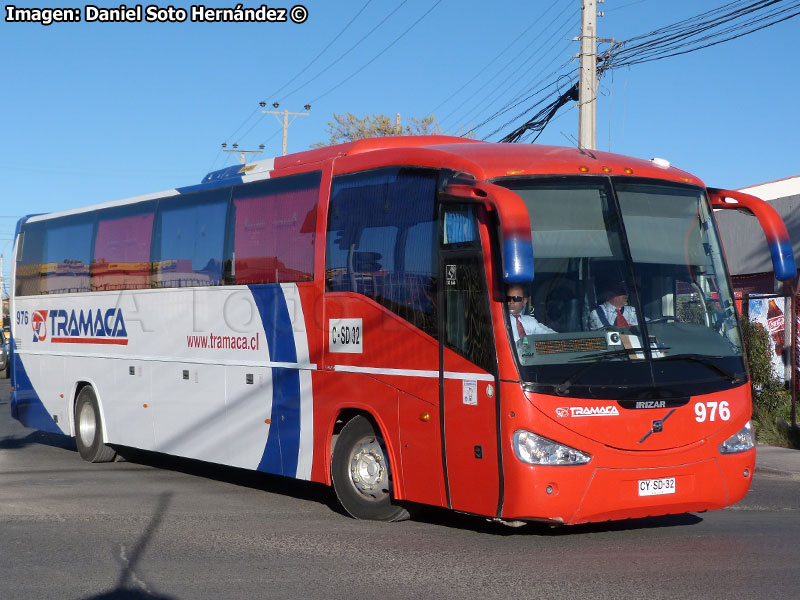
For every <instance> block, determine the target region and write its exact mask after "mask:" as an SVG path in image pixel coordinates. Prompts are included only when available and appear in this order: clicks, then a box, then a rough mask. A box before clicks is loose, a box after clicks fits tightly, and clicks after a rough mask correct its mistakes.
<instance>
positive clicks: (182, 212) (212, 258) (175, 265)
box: [153, 188, 231, 288]
mask: <svg viewBox="0 0 800 600" xmlns="http://www.w3.org/2000/svg"><path fill="white" fill-rule="evenodd" d="M230 190H231V188H222V189H216V190H210V191H205V192H197V193H195V194H191V195H190V197H189V198H185V197H183V196H179V197H177V198H170V199H166V200H162V201H161V202H160V205H159V211H158V217H157V218H156V229H155V231H156V233H155V243H154V244H153V287H157V288H160V287H189V286H206V285H220V283H221V282H222V260H223V249H224V248H223V246H224V242H225V218H226V216H227V212H228V198H229V197H230Z"/></svg>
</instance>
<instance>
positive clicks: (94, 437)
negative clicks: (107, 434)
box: [75, 385, 117, 463]
mask: <svg viewBox="0 0 800 600" xmlns="http://www.w3.org/2000/svg"><path fill="white" fill-rule="evenodd" d="M75 441H76V444H77V446H78V453H79V454H80V455H81V458H82V459H83V460H85V461H87V462H92V463H100V462H109V461H112V460H114V457H115V456H116V455H117V451H116V450H114V449H113V448H111V447H110V446H107V445H106V444H104V443H103V424H102V422H101V420H100V409H99V408H98V405H97V396H96V395H95V393H94V390H93V389H92V387H91V386H89V385H87V386H85V387H84V388H83V389H82V390H81V391H80V393H79V394H78V399H77V400H76V402H75Z"/></svg>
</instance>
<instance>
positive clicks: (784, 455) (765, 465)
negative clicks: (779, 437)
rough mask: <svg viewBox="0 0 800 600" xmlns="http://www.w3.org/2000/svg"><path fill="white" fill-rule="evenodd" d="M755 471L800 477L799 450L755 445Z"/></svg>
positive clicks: (791, 477)
mask: <svg viewBox="0 0 800 600" xmlns="http://www.w3.org/2000/svg"><path fill="white" fill-rule="evenodd" d="M756 473H766V474H769V475H779V476H782V477H788V478H790V479H800V450H791V449H789V448H778V447H776V446H765V445H763V444H758V445H756Z"/></svg>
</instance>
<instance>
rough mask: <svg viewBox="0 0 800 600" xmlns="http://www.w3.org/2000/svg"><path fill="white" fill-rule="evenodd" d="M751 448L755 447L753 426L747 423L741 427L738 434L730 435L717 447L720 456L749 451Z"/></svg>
mask: <svg viewBox="0 0 800 600" xmlns="http://www.w3.org/2000/svg"><path fill="white" fill-rule="evenodd" d="M753 446H755V440H754V439H753V425H752V424H751V423H750V421H748V422H747V425H745V426H744V427H742V428H741V429H740V430H739V432H738V433H736V434H735V435H732V436H731V437H729V438H728V439H727V440H725V441H724V442H722V443H721V444H720V445H719V451H720V454H735V453H737V452H744V451H745V450H750V448H752V447H753Z"/></svg>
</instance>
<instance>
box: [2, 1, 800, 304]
mask: <svg viewBox="0 0 800 600" xmlns="http://www.w3.org/2000/svg"><path fill="white" fill-rule="evenodd" d="M301 1H303V2H304V4H303V5H302V6H303V7H305V9H306V11H305V14H306V18H305V20H304V22H302V23H295V22H292V21H291V20H288V21H286V22H262V23H232V22H229V23H224V22H217V23H210V22H205V23H193V22H191V21H190V19H189V18H188V15H187V19H186V20H185V21H184V22H175V23H168V22H146V21H145V16H146V14H147V13H146V8H147V7H148V6H154V7H161V8H166V7H168V6H170V5H169V3H167V2H162V3H160V4H152V5H150V4H143V5H141V6H142V7H143V8H142V13H143V14H142V21H141V22H127V23H108V22H99V21H98V22H86V19H85V17H86V10H85V7H86V6H87V5H86V4H84V3H82V2H81V1H77V2H72V3H59V4H57V6H59V7H69V8H78V9H80V16H81V22H78V23H67V22H63V23H53V24H51V25H49V26H43V25H41V24H38V23H20V22H8V20H7V19H8V9H7V8H6V7H7V6H9V5H8V4H4V5H3V6H4V11H3V13H4V14H3V16H4V17H5V19H4V20H2V21H0V53H2V54H1V55H2V56H3V58H4V60H3V62H2V66H0V69H2V81H3V85H2V88H3V91H2V93H0V136H2V137H0V142H2V143H0V176H2V179H3V182H4V185H3V191H2V193H0V253H2V254H3V255H4V257H5V269H4V271H5V273H4V280H5V279H7V277H8V270H9V265H10V254H11V248H12V243H13V241H12V238H13V232H14V226H15V223H16V220H17V219H18V218H19V217H21V216H23V215H25V214H32V213H42V212H52V211H58V210H64V209H68V208H75V207H79V206H85V205H90V204H97V203H100V202H106V201H111V200H118V199H123V198H128V197H134V196H138V195H142V194H147V193H151V192H157V191H160V190H166V189H172V188H175V187H181V186H186V185H191V184H194V183H199V182H200V180H201V179H202V178H203V177H204V175H205V174H206V173H207V172H209V171H211V170H216V169H220V168H223V167H225V166H230V165H233V164H236V163H238V161H239V155H238V154H233V153H225V152H222V148H221V144H222V143H223V142H225V143H227V144H228V149H230V148H231V146H232V144H233V143H238V145H239V148H240V149H247V150H257V149H258V147H259V145H260V144H262V143H263V144H264V145H265V150H264V153H263V154H260V155H249V160H257V159H260V158H267V157H271V156H277V155H280V153H281V141H282V140H281V133H282V128H281V125H280V124H279V122H278V119H277V118H276V117H275V116H274V115H271V114H262V113H261V110H262V109H261V107H260V106H259V102H261V101H264V102H266V103H267V109H272V107H271V105H272V103H273V102H278V103H279V110H283V109H286V110H289V111H291V112H308V115H303V116H297V117H295V118H294V120H293V121H292V122H291V125H290V127H289V130H288V151H289V152H290V153H291V152H298V151H302V150H306V149H308V148H309V146H310V145H311V144H314V143H316V142H323V141H327V140H328V138H329V132H328V130H327V129H328V123H329V122H330V121H331V120H332V116H333V114H334V113H347V112H352V113H355V114H356V115H359V116H363V115H365V114H379V113H383V114H387V115H391V116H394V115H395V114H396V113H400V114H401V117H402V119H403V122H404V123H405V122H407V119H408V118H409V117H417V118H422V117H425V116H428V115H430V114H433V115H434V116H435V117H436V119H437V121H438V122H439V123H440V125H441V127H442V129H443V130H444V132H445V133H450V134H456V135H460V134H463V133H464V132H466V131H468V130H469V129H470V128H473V127H476V126H479V125H480V127H477V129H476V132H475V135H476V137H477V138H479V139H484V138H485V139H488V140H489V141H497V140H498V139H499V138H500V137H502V136H503V135H505V134H507V133H510V132H511V131H512V130H513V129H514V128H515V127H517V126H518V125H519V124H521V123H523V122H524V121H526V120H527V119H528V118H530V116H532V114H533V113H535V112H537V111H538V110H539V109H540V108H541V106H538V107H536V108H534V109H531V106H532V105H533V104H534V103H535V102H536V101H537V99H541V98H543V96H541V95H538V96H537V95H535V94H534V92H537V91H538V90H539V89H541V88H543V87H546V86H550V87H549V89H550V90H554V89H564V88H567V87H569V84H568V81H569V78H570V77H574V76H577V71H578V62H577V60H576V59H575V57H576V55H577V54H578V51H579V47H578V42H577V41H574V40H573V38H575V37H577V36H578V35H579V33H580V5H581V1H580V0H546V1H545V0H533V1H532V0H527V1H522V0H495V1H494V2H491V3H490V2H485V1H484V2H480V1H478V0H405V1H403V0H339V1H338V2H334V1H332V0H301ZM784 1H785V2H786V4H793V2H790V1H789V0H784ZM724 4H726V2H725V0H670V1H669V2H666V1H664V0H606V1H605V3H603V4H599V6H598V9H599V10H601V11H603V12H604V15H603V16H602V17H600V18H599V19H598V25H597V34H598V37H601V38H609V39H615V40H618V41H624V40H629V39H631V38H633V37H635V36H638V35H641V34H644V33H647V32H650V31H652V30H654V29H657V28H660V27H663V26H665V25H669V24H672V23H676V22H679V21H682V20H685V19H687V18H689V17H692V16H694V15H697V14H699V13H702V12H705V11H708V10H711V9H714V8H718V7H720V6H722V5H724ZM794 4H796V2H794ZM119 5H120V3H119V2H118V3H98V4H96V5H94V6H99V7H119ZM199 5H200V4H199V3H198V4H195V6H199ZM14 6H16V7H18V8H40V9H41V8H46V7H52V5H47V6H45V5H41V4H36V3H30V2H19V3H14ZM135 6H136V5H135V4H133V3H129V4H127V7H129V8H131V7H135ZM172 6H174V7H175V8H185V9H186V10H187V13H188V12H189V8H190V6H192V5H191V4H185V3H174V4H173V5H172ZM205 6H206V7H207V8H233V7H235V6H236V3H234V2H230V1H228V2H226V1H225V0H208V3H207V4H205ZM243 6H244V7H246V8H258V7H259V6H261V4H260V3H257V2H249V1H246V2H244V3H243ZM293 6H295V4H293V3H291V2H283V3H281V0H277V3H276V4H269V7H271V8H285V9H287V14H288V13H289V11H290V10H291V9H292V7H293ZM294 14H295V15H298V14H301V15H302V10H299V11H296V12H295V13H294ZM798 34H800V17H795V18H793V19H789V20H787V21H784V22H783V23H780V24H777V25H775V26H772V27H769V28H767V29H764V30H762V31H759V32H756V33H753V34H751V35H748V36H745V37H741V38H738V39H735V40H732V41H728V42H725V43H721V44H718V45H715V46H713V47H710V48H706V49H703V50H699V51H697V52H692V53H688V54H684V55H682V56H676V57H671V58H665V59H662V60H657V61H654V62H648V63H644V64H638V65H631V66H625V67H621V68H618V69H614V70H612V71H607V72H605V73H604V74H603V76H602V77H601V79H600V82H599V86H598V101H597V148H598V149H599V150H606V151H612V152H616V153H620V154H626V155H630V156H634V157H638V158H645V159H650V158H653V157H656V156H657V157H662V158H666V159H667V160H669V161H670V162H671V163H672V164H673V165H674V166H677V167H679V168H682V169H684V170H686V171H689V172H691V173H693V174H695V175H696V176H698V177H700V178H701V179H702V180H703V181H704V182H705V183H706V184H707V185H709V186H714V187H725V188H731V189H735V188H741V187H746V186H749V185H754V184H757V183H762V182H766V181H772V180H776V179H782V178H785V177H790V176H794V175H798V174H800V164H798V161H797V155H796V152H795V148H796V144H795V140H796V137H797V134H798V132H799V131H800V111H798V110H797V99H798V98H799V97H800V77H798V75H800V72H798V71H800V69H799V68H798V63H797V61H796V60H794V59H792V56H793V54H794V52H796V48H795V47H794V46H795V45H796V44H795V42H796V40H797V39H798ZM599 48H600V50H601V51H602V50H604V49H606V48H608V44H607V43H604V44H601V45H600V46H599ZM532 95H533V97H532V98H531V99H530V100H527V101H526V100H524V99H525V98H526V97H528V96H532ZM512 101H513V102H512ZM306 104H309V105H310V106H311V108H310V109H309V110H307V111H306V110H305V109H304V106H305V105H306ZM508 104H516V106H515V107H514V108H513V109H510V110H507V111H506V112H505V113H502V114H501V115H500V116H495V117H494V118H493V119H490V117H492V116H493V115H496V113H497V112H498V111H499V110H500V109H501V108H503V107H504V106H506V105H508ZM487 119H490V120H488V122H486V123H485V124H484V122H485V121H487ZM577 122H578V110H577V108H576V104H575V103H574V102H570V103H568V104H566V105H565V106H564V107H563V108H562V109H561V110H560V111H559V113H558V114H557V116H556V117H555V118H554V119H553V120H552V121H551V122H550V123H549V124H548V126H547V127H546V128H545V130H544V132H543V133H542V134H541V136H540V137H539V138H538V140H537V143H543V144H552V145H561V146H574V145H576V138H577V127H578V126H577ZM4 287H5V290H6V291H7V289H8V287H7V283H6V285H5V286H4Z"/></svg>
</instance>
